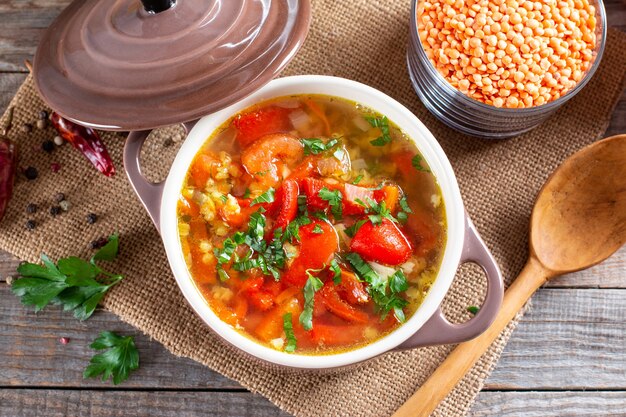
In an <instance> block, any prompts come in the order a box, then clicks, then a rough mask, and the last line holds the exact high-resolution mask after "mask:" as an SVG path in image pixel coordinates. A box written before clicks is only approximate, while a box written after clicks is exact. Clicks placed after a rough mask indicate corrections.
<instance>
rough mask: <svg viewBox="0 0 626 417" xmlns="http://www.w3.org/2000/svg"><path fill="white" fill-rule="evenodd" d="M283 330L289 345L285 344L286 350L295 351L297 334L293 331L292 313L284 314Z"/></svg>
mask: <svg viewBox="0 0 626 417" xmlns="http://www.w3.org/2000/svg"><path fill="white" fill-rule="evenodd" d="M283 330H284V331H285V336H286V337H287V346H285V352H288V353H292V352H295V350H296V347H297V341H296V335H295V334H294V332H293V323H292V322H291V313H287V314H285V315H284V316H283Z"/></svg>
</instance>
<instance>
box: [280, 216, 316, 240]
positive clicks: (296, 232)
mask: <svg viewBox="0 0 626 417" xmlns="http://www.w3.org/2000/svg"><path fill="white" fill-rule="evenodd" d="M309 223H311V219H309V218H308V217H307V216H298V217H296V218H295V219H294V220H293V221H292V222H290V223H289V224H288V225H287V227H285V232H284V233H283V237H282V241H283V242H294V241H298V242H299V241H300V227H302V226H304V225H307V224H309Z"/></svg>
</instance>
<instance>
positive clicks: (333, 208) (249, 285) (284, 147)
mask: <svg viewBox="0 0 626 417" xmlns="http://www.w3.org/2000/svg"><path fill="white" fill-rule="evenodd" d="M445 229H446V224H445V207H444V202H443V199H442V197H441V191H440V189H439V186H438V185H437V181H436V178H435V177H434V176H433V175H432V174H431V172H430V170H429V167H428V165H427V163H426V161H424V159H423V158H422V156H421V155H420V154H419V152H418V150H417V148H416V147H415V145H414V143H413V142H412V141H411V140H410V139H409V138H407V137H406V136H405V134H404V133H403V132H402V131H401V130H400V129H399V128H398V127H397V126H395V125H394V124H393V123H392V122H391V121H390V120H388V119H387V118H386V117H385V116H383V115H381V114H378V113H376V112H374V111H372V110H370V109H367V108H364V107H363V106H361V105H358V104H356V103H353V102H350V101H347V100H343V99H338V98H334V97H329V96H321V95H298V96H289V97H282V98H278V99H273V100H270V101H266V102H263V103H261V104H258V105H255V106H254V107H251V108H249V109H246V110H245V111H243V112H241V113H240V114H238V115H236V116H234V117H233V118H231V119H230V120H228V121H227V122H226V123H225V124H224V125H223V126H222V127H221V128H220V129H218V130H217V131H216V132H215V133H214V134H213V136H212V137H211V138H209V140H207V142H206V144H205V145H204V146H203V148H202V149H201V150H200V151H199V152H198V154H197V155H196V156H195V158H194V160H193V162H192V164H191V166H190V168H189V172H188V173H187V177H186V179H185V183H184V186H183V189H182V191H181V195H180V199H179V202H178V230H179V234H180V240H181V245H182V248H183V253H184V256H185V260H186V262H187V266H188V268H189V271H190V273H191V276H192V277H193V280H194V282H195V284H196V286H197V287H198V289H199V290H200V291H201V293H202V294H203V295H204V297H205V298H206V300H207V302H208V304H209V305H210V307H211V308H212V310H213V311H214V312H215V313H216V314H217V315H218V316H219V317H220V318H221V319H222V320H223V321H224V322H226V323H228V324H229V325H231V326H233V327H234V328H235V329H237V330H238V331H239V332H241V333H242V334H244V335H246V336H247V337H249V338H251V339H253V340H255V341H257V342H259V343H261V344H264V345H266V346H268V347H271V348H273V349H276V350H281V351H285V352H297V353H301V354H320V353H322V354H323V353H336V352H339V351H345V350H350V349H354V348H357V347H360V346H363V345H365V344H368V343H371V342H373V341H375V340H377V339H379V338H381V337H383V336H384V335H386V334H388V333H389V332H391V331H393V330H394V329H396V328H397V327H399V326H400V325H401V324H402V323H403V322H404V321H406V320H407V319H408V318H410V316H411V315H412V314H413V313H414V312H415V311H416V310H417V309H418V307H419V306H420V304H421V302H422V300H423V298H424V296H425V295H426V294H427V292H428V290H429V288H430V286H431V284H432V282H433V280H434V279H435V277H436V276H437V272H438V270H439V267H440V263H441V258H442V256H443V248H444V247H445V236H446V232H445Z"/></svg>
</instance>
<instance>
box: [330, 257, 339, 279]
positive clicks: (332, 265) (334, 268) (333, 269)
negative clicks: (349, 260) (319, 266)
mask: <svg viewBox="0 0 626 417" xmlns="http://www.w3.org/2000/svg"><path fill="white" fill-rule="evenodd" d="M328 268H329V269H330V270H331V272H332V273H333V282H334V283H335V285H339V284H341V268H340V267H339V263H338V262H337V260H336V259H333V260H332V261H330V265H329V266H328Z"/></svg>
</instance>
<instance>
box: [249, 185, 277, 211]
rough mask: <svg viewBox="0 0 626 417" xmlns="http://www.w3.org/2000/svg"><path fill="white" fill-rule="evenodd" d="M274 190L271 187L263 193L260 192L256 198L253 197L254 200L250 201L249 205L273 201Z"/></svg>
mask: <svg viewBox="0 0 626 417" xmlns="http://www.w3.org/2000/svg"><path fill="white" fill-rule="evenodd" d="M275 192H276V190H274V188H272V187H270V188H268V189H267V191H265V192H264V193H263V194H261V195H260V196H258V197H257V198H255V199H254V200H252V201H251V202H250V207H252V206H255V205H257V204H262V203H273V202H274V194H275Z"/></svg>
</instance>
